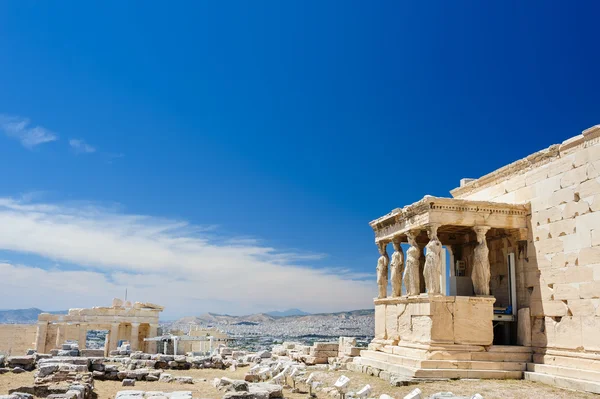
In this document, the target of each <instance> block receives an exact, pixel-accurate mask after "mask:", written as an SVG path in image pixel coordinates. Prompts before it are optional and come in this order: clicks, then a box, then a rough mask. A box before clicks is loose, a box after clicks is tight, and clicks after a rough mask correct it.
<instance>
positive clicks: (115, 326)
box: [108, 323, 120, 352]
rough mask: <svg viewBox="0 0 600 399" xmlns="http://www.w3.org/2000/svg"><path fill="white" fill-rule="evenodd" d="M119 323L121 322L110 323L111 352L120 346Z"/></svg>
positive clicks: (109, 346) (109, 348)
mask: <svg viewBox="0 0 600 399" xmlns="http://www.w3.org/2000/svg"><path fill="white" fill-rule="evenodd" d="M119 325H120V323H112V324H111V325H110V332H109V334H110V338H109V341H108V343H109V344H108V350H109V352H110V351H114V350H117V347H118V346H119Z"/></svg>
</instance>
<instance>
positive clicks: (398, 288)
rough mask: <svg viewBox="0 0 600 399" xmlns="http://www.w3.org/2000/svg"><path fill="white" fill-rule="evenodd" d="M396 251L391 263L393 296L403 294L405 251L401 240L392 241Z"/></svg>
mask: <svg viewBox="0 0 600 399" xmlns="http://www.w3.org/2000/svg"><path fill="white" fill-rule="evenodd" d="M392 244H393V245H394V253H393V254H392V262H391V263H390V269H391V271H390V279H391V280H392V296H393V297H396V296H401V295H402V273H404V252H402V246H401V245H400V241H399V240H394V241H392Z"/></svg>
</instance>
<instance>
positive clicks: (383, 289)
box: [377, 242, 390, 299]
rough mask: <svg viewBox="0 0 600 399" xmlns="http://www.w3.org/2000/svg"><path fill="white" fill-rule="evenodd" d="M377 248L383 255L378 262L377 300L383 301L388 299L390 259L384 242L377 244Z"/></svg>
mask: <svg viewBox="0 0 600 399" xmlns="http://www.w3.org/2000/svg"><path fill="white" fill-rule="evenodd" d="M377 246H378V247H379V254H380V255H381V256H380V257H379V259H378V260H377V286H378V287H379V294H378V296H377V298H379V299H381V298H385V297H387V285H388V264H389V263H390V258H389V257H388V254H387V251H386V250H385V247H386V244H385V243H384V242H379V243H377Z"/></svg>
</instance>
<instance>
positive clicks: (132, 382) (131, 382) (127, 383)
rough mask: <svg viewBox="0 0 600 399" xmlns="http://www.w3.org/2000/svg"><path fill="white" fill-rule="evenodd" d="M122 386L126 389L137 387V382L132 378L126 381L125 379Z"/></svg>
mask: <svg viewBox="0 0 600 399" xmlns="http://www.w3.org/2000/svg"><path fill="white" fill-rule="evenodd" d="M121 385H122V386H124V387H132V386H135V380H134V379H130V378H125V379H123V382H122V383H121Z"/></svg>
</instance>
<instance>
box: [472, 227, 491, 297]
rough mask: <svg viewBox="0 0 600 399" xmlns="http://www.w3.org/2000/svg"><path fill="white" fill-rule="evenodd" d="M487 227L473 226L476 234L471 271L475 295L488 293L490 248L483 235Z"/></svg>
mask: <svg viewBox="0 0 600 399" xmlns="http://www.w3.org/2000/svg"><path fill="white" fill-rule="evenodd" d="M489 229H490V228H489V227H487V226H475V227H473V231H474V232H475V234H476V235H477V246H476V247H475V250H474V252H473V270H472V271H471V280H472V281H473V290H474V291H475V295H490V278H491V271H490V258H489V255H490V250H489V249H488V246H487V240H486V237H485V235H486V233H487V232H488V230H489Z"/></svg>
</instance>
